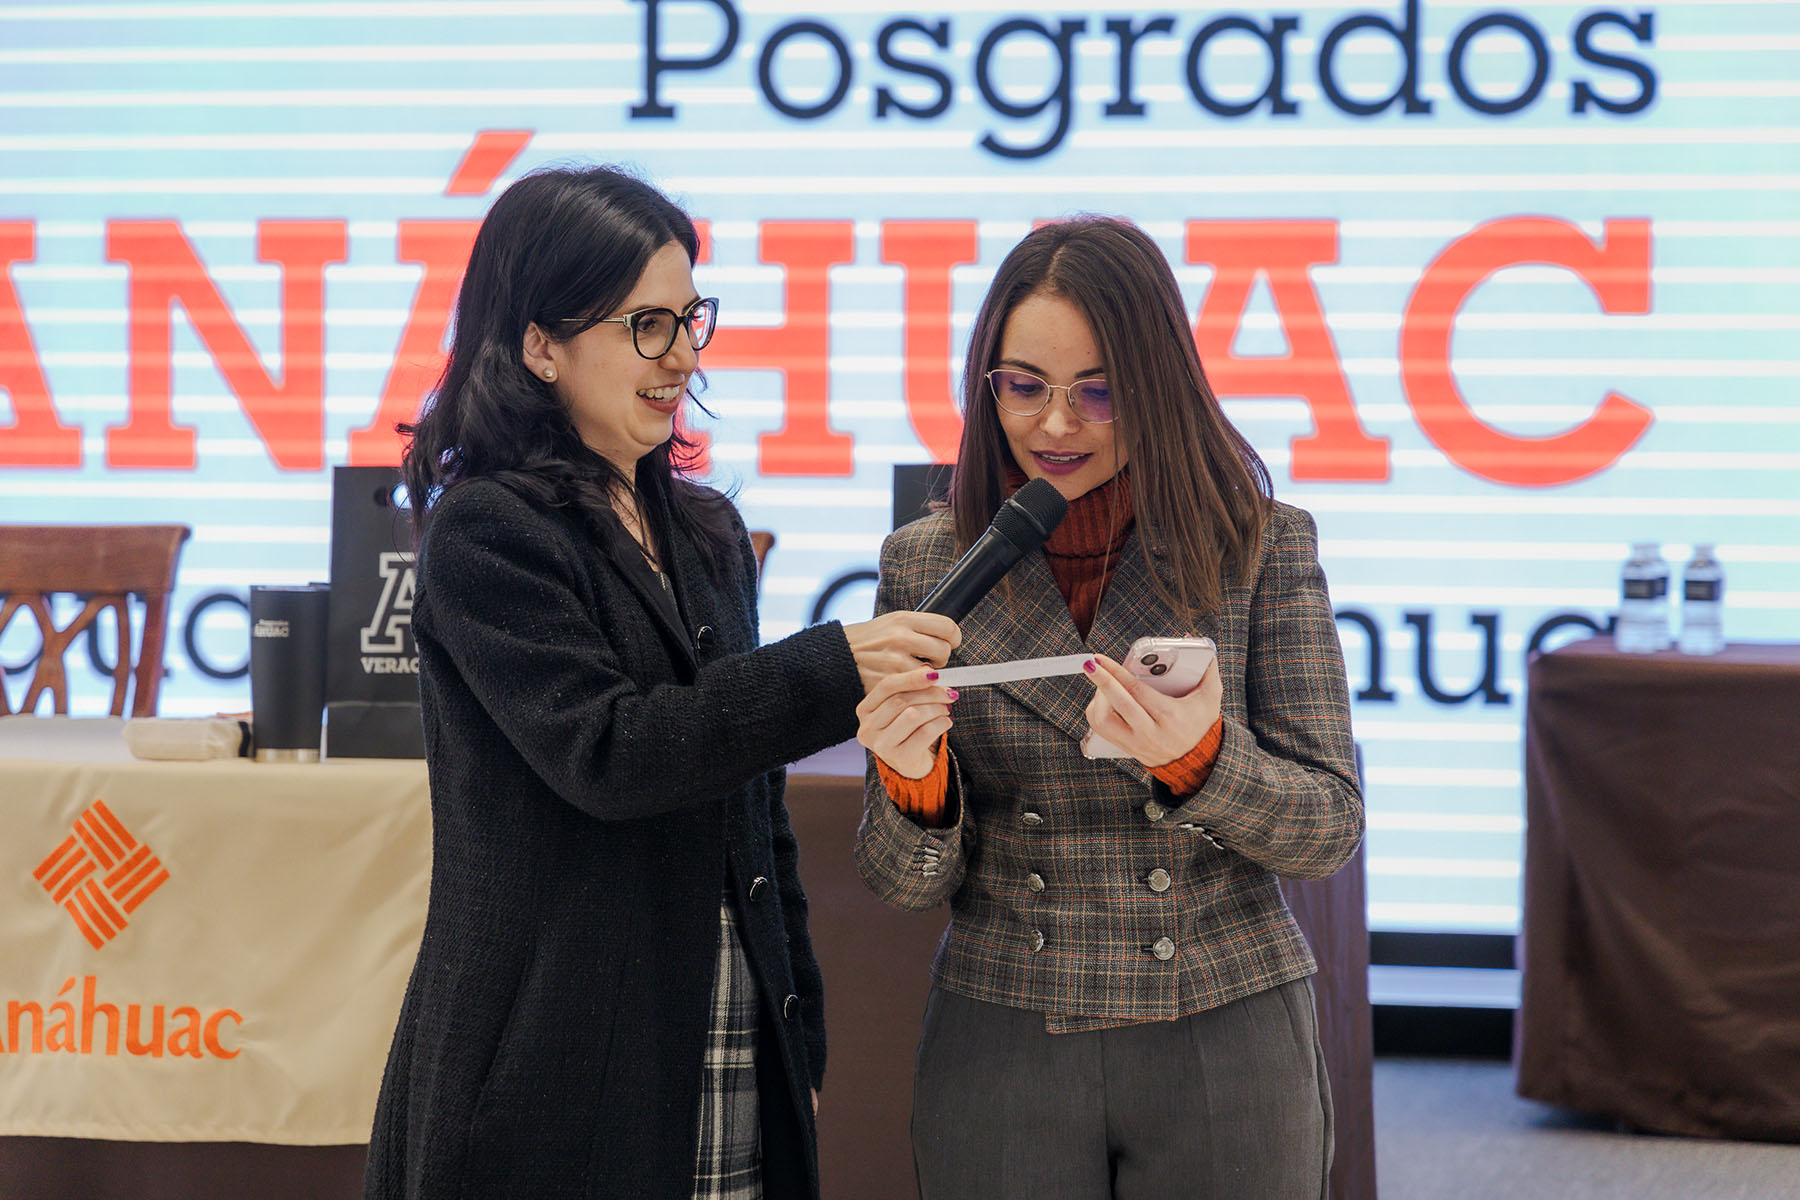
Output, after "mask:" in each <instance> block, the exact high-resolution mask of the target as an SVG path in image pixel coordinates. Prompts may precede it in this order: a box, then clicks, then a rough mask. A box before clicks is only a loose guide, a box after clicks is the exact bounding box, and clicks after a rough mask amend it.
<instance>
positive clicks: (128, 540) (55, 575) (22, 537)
mask: <svg viewBox="0 0 1800 1200" xmlns="http://www.w3.org/2000/svg"><path fill="white" fill-rule="evenodd" d="M191 532H192V531H191V530H190V529H189V528H188V527H187V526H186V525H0V634H4V633H5V632H6V630H7V627H8V626H9V625H11V624H12V619H13V617H14V616H15V615H17V614H18V613H21V612H28V613H30V614H31V615H32V617H33V618H34V619H35V620H36V621H37V626H38V633H39V636H40V637H41V638H42V641H43V648H42V650H41V651H40V652H39V654H38V658H37V669H36V670H35V671H34V672H33V673H32V676H31V681H30V683H29V684H28V685H27V687H26V689H25V698H24V700H23V701H22V702H21V703H20V705H19V707H18V709H17V710H16V711H18V712H20V713H30V712H32V711H33V710H35V709H36V708H37V704H38V700H39V698H40V697H41V696H42V695H43V694H44V693H45V692H49V693H50V702H51V709H52V711H53V712H56V713H67V712H68V711H69V680H68V675H67V674H66V672H65V671H64V669H63V655H64V654H65V653H66V652H67V651H68V649H69V647H70V645H72V644H73V643H74V641H75V638H76V637H77V636H78V635H79V634H81V633H82V632H83V631H84V630H87V629H89V628H90V627H92V626H93V625H94V622H95V621H96V619H97V618H98V617H99V616H100V614H101V613H102V612H104V611H106V610H107V609H109V608H110V609H112V610H113V620H114V623H115V624H116V625H117V626H118V638H117V646H116V650H115V659H114V664H113V670H112V677H113V694H112V715H113V716H115V717H122V716H124V715H125V691H126V685H127V683H128V682H130V681H132V680H134V679H135V685H134V686H133V688H132V705H131V715H132V716H134V717H148V716H152V715H154V714H155V712H156V694H157V692H158V690H159V689H160V688H161V686H162V674H163V639H164V637H165V635H166V634H167V631H168V625H169V593H170V592H171V591H173V590H174V587H175V564H176V561H177V560H178V559H179V558H180V557H181V545H182V543H183V542H185V541H187V539H188V535H189V534H190V533H191ZM56 593H72V594H74V596H75V597H76V598H77V599H79V600H81V601H82V602H83V603H82V608H81V611H80V612H79V613H78V614H76V616H75V617H74V619H73V620H71V621H70V622H69V623H68V624H67V625H65V626H63V627H62V628H61V629H58V628H57V627H56V625H55V621H54V619H53V618H52V615H51V606H50V597H51V596H52V595H53V594H56ZM131 594H136V595H137V596H138V597H139V598H140V599H142V600H143V603H144V628H143V632H142V635H141V636H140V638H139V639H138V641H139V646H138V654H137V659H136V661H135V662H134V661H133V660H132V656H131V640H132V639H131V605H130V604H129V603H128V602H127V597H128V596H129V595H131ZM13 711H15V710H14V709H13V708H12V707H11V705H10V702H9V701H8V699H7V696H6V690H5V688H4V687H0V714H7V713H11V712H13Z"/></svg>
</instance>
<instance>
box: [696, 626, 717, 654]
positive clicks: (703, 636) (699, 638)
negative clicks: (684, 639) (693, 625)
mask: <svg viewBox="0 0 1800 1200" xmlns="http://www.w3.org/2000/svg"><path fill="white" fill-rule="evenodd" d="M712 645H713V627H712V626H711V625H702V626H701V627H700V628H698V629H696V630H694V647H695V649H698V650H711V649H712Z"/></svg>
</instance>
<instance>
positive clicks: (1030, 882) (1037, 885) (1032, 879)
mask: <svg viewBox="0 0 1800 1200" xmlns="http://www.w3.org/2000/svg"><path fill="white" fill-rule="evenodd" d="M1025 886H1026V887H1028V888H1030V889H1031V890H1032V891H1034V892H1041V891H1043V890H1044V877H1043V876H1042V875H1039V874H1038V873H1037V872H1036V871H1033V872H1032V873H1031V874H1029V875H1027V876H1026V877H1025Z"/></svg>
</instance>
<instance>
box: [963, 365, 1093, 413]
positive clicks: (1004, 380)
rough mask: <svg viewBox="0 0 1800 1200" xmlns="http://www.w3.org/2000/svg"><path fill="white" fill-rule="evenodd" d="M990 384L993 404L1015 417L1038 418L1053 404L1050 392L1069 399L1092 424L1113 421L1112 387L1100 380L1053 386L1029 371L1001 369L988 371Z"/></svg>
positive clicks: (1076, 409)
mask: <svg viewBox="0 0 1800 1200" xmlns="http://www.w3.org/2000/svg"><path fill="white" fill-rule="evenodd" d="M987 381H988V388H989V389H990V390H991V391H992V392H993V393H994V403H996V404H998V405H999V406H1000V407H1001V408H1003V409H1005V410H1006V411H1007V412H1009V413H1012V414H1013V415H1014V416H1016V417H1035V416H1037V415H1038V414H1039V413H1041V412H1043V411H1044V406H1045V405H1046V404H1049V403H1050V393H1051V392H1062V393H1063V394H1064V395H1065V396H1067V397H1068V398H1069V408H1070V409H1071V410H1073V412H1074V413H1075V415H1076V416H1077V417H1080V418H1081V419H1082V420H1083V421H1086V422H1088V423H1089V424H1090V425H1104V424H1106V423H1107V422H1108V421H1111V420H1112V419H1113V406H1112V387H1111V385H1109V384H1108V383H1107V382H1106V380H1104V379H1101V378H1097V377H1096V378H1093V379H1077V380H1076V381H1075V382H1074V383H1070V384H1061V383H1051V382H1050V381H1049V380H1046V379H1040V378H1038V377H1037V376H1036V375H1033V374H1032V373H1031V372H1030V371H1014V370H1012V369H1010V368H1006V367H1002V368H1000V369H998V370H993V371H989V372H988V373H987Z"/></svg>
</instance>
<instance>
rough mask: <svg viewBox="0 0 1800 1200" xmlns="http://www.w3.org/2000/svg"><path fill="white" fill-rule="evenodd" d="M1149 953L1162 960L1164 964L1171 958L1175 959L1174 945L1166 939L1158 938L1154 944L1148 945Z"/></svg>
mask: <svg viewBox="0 0 1800 1200" xmlns="http://www.w3.org/2000/svg"><path fill="white" fill-rule="evenodd" d="M1150 953H1152V954H1154V955H1156V957H1158V958H1160V959H1162V960H1163V961H1164V962H1168V961H1169V960H1170V959H1171V958H1174V957H1175V943H1174V942H1171V941H1170V940H1169V939H1168V938H1166V937H1159V938H1157V939H1156V940H1155V941H1154V942H1152V943H1150Z"/></svg>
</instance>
